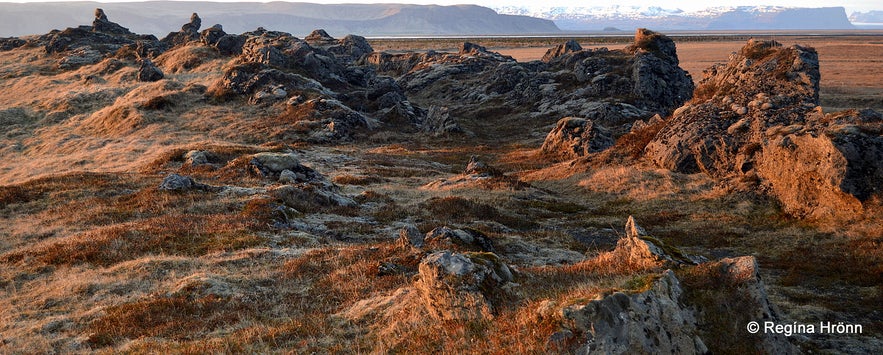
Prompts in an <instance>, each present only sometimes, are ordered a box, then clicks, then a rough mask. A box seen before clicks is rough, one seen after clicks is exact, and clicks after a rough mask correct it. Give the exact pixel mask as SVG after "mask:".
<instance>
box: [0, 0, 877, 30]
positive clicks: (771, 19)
mask: <svg viewBox="0 0 883 355" xmlns="http://www.w3.org/2000/svg"><path fill="white" fill-rule="evenodd" d="M98 7H100V8H103V9H104V10H105V11H106V13H107V15H108V16H109V17H110V19H111V21H114V22H117V23H119V24H121V25H123V26H126V27H128V28H129V29H130V30H132V31H133V32H136V33H144V34H154V35H156V36H158V37H163V36H165V35H166V34H168V33H169V32H172V31H177V30H178V29H180V28H181V25H182V24H184V23H186V22H188V21H189V19H190V14H191V13H193V12H196V13H199V15H200V17H201V18H202V20H203V28H207V27H209V26H211V25H213V24H216V23H217V24H221V25H223V26H224V30H225V31H227V32H229V33H243V32H247V31H251V30H254V29H256V28H258V27H265V28H268V29H274V30H280V31H286V32H290V33H292V34H294V35H295V36H306V35H307V34H308V33H310V32H311V31H312V30H314V29H317V28H322V29H325V30H326V31H327V32H328V33H329V34H331V35H332V36H336V37H342V36H344V35H346V34H350V33H353V34H359V35H363V36H409V35H411V36H445V35H524V34H554V33H558V32H560V31H561V30H562V29H563V30H567V31H601V30H605V29H606V30H616V29H620V30H624V31H629V32H630V31H632V30H634V29H635V28H638V27H646V28H651V29H654V30H661V31H671V30H699V31H701V30H808V29H820V30H823V29H853V28H856V26H854V25H853V23H851V22H850V21H852V22H854V23H856V24H859V25H860V26H863V27H868V26H873V24H874V23H883V11H871V12H866V13H854V14H852V16H851V17H847V15H846V10H845V9H844V8H842V7H824V8H786V7H775V6H751V7H749V6H741V7H712V8H708V9H705V10H702V11H691V12H688V11H682V10H680V9H665V8H662V7H639V6H620V5H612V6H595V7H552V6H545V7H543V6H539V7H513V6H508V7H498V8H495V9H490V8H487V7H481V6H476V5H455V6H436V5H402V4H338V5H321V4H312V3H292V2H268V3H256V2H207V1H205V2H201V1H200V2H197V1H193V2H191V1H187V2H183V1H146V2H122V3H98V2H87V1H82V2H56V3H24V4H22V3H0V37H6V36H23V35H29V34H42V33H46V32H49V31H50V30H52V29H64V28H67V27H76V26H78V25H82V24H91V23H92V20H93V10H94V9H95V8H98Z"/></svg>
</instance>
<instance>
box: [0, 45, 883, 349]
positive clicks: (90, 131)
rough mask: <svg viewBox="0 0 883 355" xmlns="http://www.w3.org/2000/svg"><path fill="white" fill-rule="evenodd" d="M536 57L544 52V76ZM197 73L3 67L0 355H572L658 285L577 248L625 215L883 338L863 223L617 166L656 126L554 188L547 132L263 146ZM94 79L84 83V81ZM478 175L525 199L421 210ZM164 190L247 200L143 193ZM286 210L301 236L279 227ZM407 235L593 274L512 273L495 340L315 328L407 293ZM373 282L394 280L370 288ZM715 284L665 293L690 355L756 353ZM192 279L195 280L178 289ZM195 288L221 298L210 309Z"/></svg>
mask: <svg viewBox="0 0 883 355" xmlns="http://www.w3.org/2000/svg"><path fill="white" fill-rule="evenodd" d="M779 41H780V42H783V43H785V44H786V45H787V44H789V43H790V42H789V41H787V40H782V39H779ZM825 41H828V42H825ZM801 42H803V39H801ZM556 43H557V42H556ZM743 43H744V41H736V42H733V41H723V42H685V43H678V50H679V53H680V59H681V63H682V65H683V66H685V67H686V68H687V69H688V70H690V71H691V72H693V73H694V78H698V76H699V75H698V74H696V72H695V71H694V69H691V68H702V67H707V65H708V64H709V63H711V62H720V61H724V60H725V59H726V56H727V55H728V54H729V52H731V51H733V50H735V49H738V47H740V46H741V45H742V44H743ZM806 43H807V44H808V45H812V46H814V47H815V48H817V49H818V50H819V52H820V56H821V58H822V65H821V67H822V71H823V72H822V74H823V79H822V80H823V82H822V90H823V94H822V100H823V103H826V108H827V106H829V105H830V106H839V105H851V104H852V103H862V102H864V103H867V104H869V105H872V106H873V105H877V104H878V102H877V101H879V100H877V101H874V100H872V99H873V98H875V97H874V95H875V93H876V91H874V90H880V89H881V88H880V87H879V85H878V84H877V82H878V81H876V80H873V79H876V77H873V76H872V74H869V73H876V72H879V70H876V71H875V69H879V61H877V60H873V59H869V60H862V61H856V60H855V59H854V58H858V56H859V55H862V58H865V57H866V56H865V55H864V54H861V53H864V52H862V51H869V53H876V51H878V50H879V49H880V48H879V46H878V45H872V44H868V43H859V42H856V41H855V40H854V39H847V40H844V41H841V42H839V44H838V42H837V41H830V40H824V41H823V40H821V39H818V38H814V37H813V38H807V39H806ZM483 44H485V45H492V46H515V45H522V44H521V43H513V42H505V43H503V42H500V43H483ZM405 45H407V46H410V45H412V44H405ZM590 45H591V43H584V46H586V47H588V46H590ZM616 45H618V44H616ZM623 45H624V42H623ZM611 46H614V45H611ZM547 48H548V47H543V48H542V49H537V51H538V53H539V55H540V56H541V55H542V53H544V52H545V50H546V49H547ZM529 50H530V49H527V51H529ZM203 51H204V49H201V48H194V47H182V48H179V49H176V50H174V51H172V52H169V53H167V54H166V55H164V57H162V58H161V59H158V60H157V63H158V64H159V65H160V66H162V67H163V70H164V71H165V72H166V74H167V77H166V80H163V81H161V82H158V83H152V84H139V83H136V82H134V81H133V78H134V75H133V74H134V70H136V68H135V63H134V62H127V61H120V62H113V61H110V60H106V61H104V62H101V63H98V64H96V65H92V66H85V67H83V68H80V69H78V70H76V71H73V72H58V71H57V70H56V69H54V66H55V63H56V61H57V60H58V58H49V57H46V56H44V55H42V54H41V53H39V51H38V50H21V51H10V52H0V62H2V65H0V91H2V92H4V93H16V95H0V106H2V107H8V108H11V109H19V108H20V109H21V111H17V110H14V111H10V112H13V113H16V112H25V113H26V116H27V117H15V119H14V120H11V121H10V122H14V123H13V125H12V126H9V130H7V132H6V133H4V136H3V137H0V140H2V142H0V144H2V146H3V147H4V148H0V156H2V158H3V159H4V163H2V164H0V181H2V186H0V319H4V320H7V322H6V323H5V324H4V327H2V329H0V337H2V338H3V340H4V341H6V343H5V344H6V345H4V347H6V349H4V350H3V351H7V350H8V351H12V352H20V351H24V352H33V353H53V352H88V351H99V352H105V353H117V352H132V353H162V352H171V353H273V352H286V351H290V352H296V353H343V352H347V353H353V352H372V351H375V352H403V353H415V352H419V353H424V352H441V353H445V352H447V353H558V352H567V351H570V350H572V346H574V345H577V344H574V343H573V342H571V343H567V344H555V343H551V342H549V338H550V336H551V335H552V334H554V333H555V332H557V331H558V330H560V328H561V326H562V319H561V315H560V309H561V308H562V307H565V306H568V305H575V304H582V303H585V302H588V301H590V300H592V299H595V298H596V297H598V296H600V295H604V294H605V293H607V292H611V291H614V290H625V291H640V290H642V289H643V288H645V287H646V286H647V285H648V284H649V282H650V281H652V277H653V275H654V274H655V271H656V270H654V269H653V268H652V267H651V265H627V264H622V263H620V262H617V261H616V260H613V256H612V254H611V253H608V252H607V250H609V247H610V245H608V244H603V243H601V244H587V243H585V242H581V241H578V240H577V239H576V236H582V237H586V238H594V237H598V238H601V237H603V236H605V235H607V236H609V235H615V234H616V233H621V228H622V225H623V223H624V221H625V218H626V217H627V216H628V215H634V216H635V217H636V218H637V220H638V222H639V223H640V224H641V225H642V226H644V227H645V228H647V229H648V230H649V231H651V233H652V234H653V235H654V236H655V237H657V238H659V239H662V240H664V241H665V242H666V243H667V244H670V245H676V246H679V247H683V250H684V251H685V252H688V253H696V254H703V255H706V256H712V257H714V256H719V255H743V254H754V255H757V256H758V259H759V260H760V264H761V271H762V272H763V273H764V279H765V280H767V282H770V283H771V285H770V286H771V287H770V289H769V290H770V291H769V292H770V293H771V295H772V296H773V298H774V299H775V300H777V302H781V304H782V306H783V309H784V310H786V316H789V317H791V318H789V319H795V320H798V321H810V320H815V319H812V318H811V317H812V316H813V313H810V314H809V315H806V313H801V311H800V310H801V309H804V308H807V307H814V308H815V309H822V310H823V311H824V312H828V313H824V314H828V315H830V316H831V317H834V318H833V319H836V320H840V319H843V320H855V321H857V322H860V323H862V324H865V325H866V329H868V334H866V336H870V337H879V336H880V334H883V322H880V320H879V317H878V313H875V312H878V308H879V304H880V302H881V295H883V288H880V287H879V285H880V284H883V276H881V275H883V269H881V268H880V266H879V265H883V254H881V253H880V252H878V250H880V247H881V243H883V239H881V238H883V236H881V234H880V229H879V226H880V225H881V221H880V217H879V216H880V215H881V214H880V211H881V209H880V207H879V201H878V202H874V201H871V202H870V203H869V204H868V206H869V208H868V209H867V211H866V216H863V217H862V218H858V219H857V222H855V223H854V224H853V225H849V226H846V225H840V224H837V223H833V222H832V223H831V224H827V225H817V224H809V223H805V222H801V221H795V220H793V219H790V218H788V217H787V216H786V215H785V214H783V213H782V211H781V210H780V209H779V207H778V206H777V205H776V204H775V203H774V202H772V201H770V200H769V199H765V198H762V197H758V196H756V195H753V194H733V193H730V192H728V191H727V190H726V189H721V188H718V187H716V186H714V184H713V183H712V182H711V181H710V180H708V179H706V178H705V177H702V176H699V175H682V174H673V173H670V172H667V171H661V170H657V169H653V168H649V167H647V166H643V165H640V164H638V165H635V164H632V161H633V159H635V158H637V157H639V156H640V154H641V152H642V151H643V147H644V146H645V145H646V142H647V141H649V139H651V138H652V136H653V135H655V133H656V132H657V131H658V128H659V127H650V128H648V129H645V130H642V131H640V132H637V133H635V134H627V135H625V136H623V137H622V138H620V139H619V141H618V142H617V144H616V146H615V147H614V148H613V149H611V150H609V151H608V152H609V153H607V155H606V156H600V157H596V158H595V159H594V160H591V161H582V162H577V163H575V164H574V165H571V164H570V163H563V164H558V165H554V166H550V165H549V164H548V163H547V162H545V161H543V160H541V159H537V157H536V156H535V155H534V153H535V149H536V147H538V146H539V144H541V142H540V140H539V139H540V138H537V137H536V136H534V137H530V136H529V132H533V131H536V129H538V128H539V127H543V126H544V125H547V124H548V122H546V123H544V122H541V121H542V120H539V119H538V120H535V121H530V122H522V123H523V124H519V125H513V124H511V121H506V119H507V118H505V117H501V116H505V115H506V114H507V112H508V111H507V109H506V108H500V107H498V106H497V107H488V108H486V109H485V110H484V111H481V112H473V113H470V114H469V115H467V116H469V117H482V118H483V119H482V120H478V121H476V122H471V121H470V120H467V121H469V122H466V123H465V126H466V128H467V129H469V130H473V131H475V132H476V133H477V134H476V135H475V136H469V135H453V136H450V137H440V138H433V139H431V140H429V139H426V137H424V136H417V135H413V134H410V133H405V134H403V135H401V136H396V137H394V138H393V139H380V138H377V139H376V142H370V141H369V142H364V141H361V140H356V141H355V142H350V143H347V144H341V145H335V144H328V145H324V146H315V145H306V144H300V145H298V144H296V143H294V142H292V141H290V140H288V139H287V138H285V137H287V136H285V134H286V132H289V131H291V130H296V128H294V127H289V126H279V124H288V123H291V122H290V121H291V120H287V119H289V118H292V117H287V116H286V115H285V110H284V109H283V108H280V107H274V106H269V107H259V106H246V105H243V104H244V100H240V99H232V100H229V101H224V102H214V101H211V100H205V96H204V95H203V93H202V91H203V90H204V88H205V87H206V86H208V85H210V84H211V83H213V82H215V81H217V79H218V78H220V77H221V76H222V75H223V66H224V64H225V62H226V60H227V59H223V58H216V57H214V56H212V55H208V56H204V54H205V53H203ZM525 53H527V52H525ZM522 54H524V53H522ZM867 57H868V58H870V57H873V56H867ZM90 75H91V76H94V77H95V78H97V79H94V78H93V79H89V80H88V81H87V80H86V77H88V76H90ZM98 79H100V80H98ZM826 95H828V96H827V98H826ZM825 100H829V101H825ZM850 100H852V101H850ZM493 104H494V105H497V103H493ZM491 106H493V105H491ZM296 113H297V112H288V114H289V115H288V116H291V115H294V114H296ZM467 113H468V112H467ZM464 117H466V116H464ZM484 118H487V119H484ZM3 119H4V120H6V116H4V118H3ZM500 122H505V124H502V125H501V124H500ZM295 133H296V132H295ZM283 136H285V137H283ZM273 137H277V138H278V139H276V138H273ZM388 142H397V144H391V145H390V144H388ZM13 147H20V149H19V148H13ZM190 150H202V151H205V152H207V156H208V159H209V163H210V164H209V165H202V166H191V165H190V164H187V162H186V160H185V158H184V155H185V154H186V153H187V152H188V151H190ZM288 150H293V151H296V152H297V154H298V158H299V159H301V160H302V161H303V162H304V163H305V164H306V165H308V166H311V167H313V168H315V169H317V170H318V171H320V172H321V173H322V174H323V175H325V176H328V177H332V181H333V182H335V183H337V184H339V185H340V186H339V189H340V190H339V192H340V193H341V194H343V195H346V196H349V197H354V199H355V200H356V201H357V202H359V203H360V204H361V206H360V207H358V208H351V207H350V208H342V209H336V208H330V207H328V206H325V205H322V204H314V203H305V202H304V201H300V200H297V201H295V200H296V199H295V198H293V197H292V198H291V199H292V200H290V201H286V200H285V199H284V198H282V197H281V196H276V197H273V196H271V195H269V194H267V193H266V192H267V191H272V190H273V189H275V188H278V186H279V184H278V183H277V182H275V181H270V180H268V179H265V178H263V177H261V176H257V175H255V174H254V173H252V169H251V168H250V166H249V158H248V156H249V155H251V154H254V153H257V152H262V151H288ZM473 154H478V155H480V156H481V157H482V158H484V159H485V161H487V162H488V163H489V164H490V165H492V166H496V167H498V168H502V169H504V170H505V171H507V172H509V175H510V176H518V177H520V178H522V179H524V180H529V181H530V183H531V185H530V186H526V187H524V189H499V188H496V187H498V186H491V187H492V188H491V189H484V188H483V187H482V186H463V187H461V188H458V189H456V190H449V191H435V190H431V189H429V190H426V189H420V188H419V187H421V186H425V185H427V184H428V183H430V182H432V181H435V180H438V179H439V178H442V177H450V176H451V175H452V174H460V173H461V172H462V171H463V169H464V167H465V165H466V163H467V162H468V160H469V157H470V156H471V155H473ZM171 172H176V173H180V174H184V175H188V176H192V177H193V178H194V179H196V180H197V181H199V182H203V183H208V184H212V185H216V186H221V185H229V186H236V187H238V188H241V191H240V192H236V193H230V194H219V193H214V192H201V191H194V192H182V193H176V192H165V191H158V190H157V189H156V186H157V185H158V184H159V182H160V181H161V179H162V177H163V176H165V175H166V174H168V173H171ZM283 205H288V206H296V207H298V210H299V212H300V213H299V214H295V215H286V214H285V213H286V211H287V210H285V211H283V210H284V208H282V206H283ZM875 206H876V207H875ZM289 212H290V211H289ZM289 218H291V220H288V219H289ZM283 221H285V222H295V223H291V224H290V225H289V224H286V223H278V222H283ZM403 224H409V225H415V226H417V227H418V228H419V229H420V231H421V232H427V231H429V230H430V229H432V228H435V227H438V226H441V225H451V226H452V227H458V228H466V227H472V228H476V229H479V230H481V231H482V232H484V233H485V234H487V235H488V236H490V238H492V239H494V241H495V242H500V243H499V244H498V245H500V246H501V248H500V249H501V250H503V249H504V248H503V247H502V246H506V245H507V243H513V244H514V243H515V241H518V242H523V243H524V245H526V247H525V248H524V249H525V250H527V249H530V248H534V249H537V250H540V249H543V250H548V249H558V250H566V251H570V252H576V254H577V256H579V254H580V253H588V254H589V255H592V256H593V257H591V258H588V259H587V260H585V261H583V262H579V263H576V264H573V265H564V266H544V267H536V266H525V265H519V268H518V270H519V272H518V273H517V274H516V277H517V280H516V281H517V282H518V283H519V284H520V286H517V287H516V288H515V291H516V292H515V293H514V295H508V296H511V297H499V299H498V300H497V301H498V302H499V307H498V309H497V312H496V313H495V315H494V318H493V320H480V321H472V322H439V321H436V320H433V319H432V318H431V317H428V316H427V315H426V314H423V313H421V310H420V308H419V307H412V309H411V310H410V313H405V314H401V318H400V319H396V320H395V322H393V321H389V322H387V320H385V319H380V318H378V319H368V320H364V321H361V322H354V321H352V322H351V321H344V320H341V319H340V318H339V317H335V316H332V315H334V314H338V313H340V312H341V311H344V310H346V309H348V308H349V307H351V306H352V305H353V304H355V303H357V302H359V301H361V300H366V299H371V298H373V297H378V296H388V295H390V294H393V293H394V292H395V291H396V290H398V289H400V288H403V287H408V286H409V285H410V284H411V282H412V281H413V280H412V276H413V275H414V274H415V273H416V270H417V265H418V263H419V261H420V258H421V257H422V254H421V253H413V252H411V251H410V250H405V249H402V248H399V247H397V246H395V245H394V243H393V242H391V241H390V240H391V239H394V238H395V237H396V236H397V235H398V234H397V231H398V229H399V228H400V227H401V226H402V225H403ZM596 234H601V235H600V237H599V236H597V235H596ZM598 240H600V239H598ZM378 241H381V242H378ZM302 246H310V247H312V248H314V249H300V248H298V247H302ZM536 252H537V253H538V254H537V255H540V254H539V253H540V251H536ZM501 253H503V255H502V257H503V258H504V260H505V258H506V257H507V256H506V255H505V253H504V252H501ZM526 253H527V252H526ZM531 255H533V254H531ZM577 260H582V259H577ZM382 263H392V264H395V265H398V266H400V267H401V270H403V271H402V272H398V273H392V274H383V275H381V273H380V272H379V270H380V265H381V264H382ZM548 264H549V265H557V264H559V263H556V262H554V261H550V262H549V263H548ZM715 271H716V270H709V269H702V268H695V269H685V270H682V271H680V272H679V275H678V276H679V277H680V278H682V280H683V283H684V285H685V288H686V289H687V290H688V292H692V293H688V295H687V296H688V299H689V300H691V301H690V302H691V303H695V304H701V305H703V306H704V307H708V308H707V309H712V310H714V311H713V312H712V313H713V316H715V317H718V318H711V317H707V318H704V320H703V321H704V322H706V323H704V324H705V325H707V326H706V327H704V328H703V331H704V332H705V333H703V336H704V337H707V338H709V339H714V340H710V341H709V340H706V344H708V345H710V346H717V345H714V344H722V345H720V346H718V347H717V348H714V349H713V350H716V351H718V352H726V351H727V349H737V350H745V351H748V352H753V348H751V347H750V346H748V345H746V343H744V342H739V339H738V338H737V337H732V336H731V334H727V332H736V331H738V330H736V329H734V328H732V326H733V325H732V324H733V321H732V320H733V319H735V318H733V317H734V314H735V316H736V317H738V316H741V315H740V314H739V312H738V309H741V308H742V307H743V306H744V305H739V304H735V303H729V304H728V303H726V302H721V300H727V299H729V298H730V297H733V296H736V295H737V293H738V292H739V285H738V284H732V283H720V282H716V280H717V279H716V277H717V276H719V275H716V274H715ZM194 280H197V281H198V280H208V281H205V283H204V284H205V285H203V284H200V283H198V282H197V283H196V284H195V285H196V286H193V287H190V286H192V285H191V282H194ZM212 282H217V283H218V284H219V285H222V286H223V285H226V286H224V287H221V290H220V291H218V290H215V289H211V287H213V286H211V283H212ZM188 285H190V286H188ZM203 286H205V287H203ZM219 287H220V286H219ZM225 287H226V288H225ZM216 291H217V292H216ZM213 292H214V293H213ZM815 314H817V313H815ZM379 328H382V329H379ZM739 330H740V329H739ZM859 339H860V338H859ZM809 342H810V343H812V344H811V345H812V347H818V348H821V349H830V348H831V346H830V345H829V344H825V343H824V342H823V341H822V340H818V339H810V340H809ZM725 347H726V349H725Z"/></svg>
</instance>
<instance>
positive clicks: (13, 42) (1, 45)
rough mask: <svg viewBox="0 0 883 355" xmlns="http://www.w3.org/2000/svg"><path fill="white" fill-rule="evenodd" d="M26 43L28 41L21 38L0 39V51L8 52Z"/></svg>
mask: <svg viewBox="0 0 883 355" xmlns="http://www.w3.org/2000/svg"><path fill="white" fill-rule="evenodd" d="M27 43H28V41H25V40H23V39H21V38H14V37H13V38H0V51H10V50H13V49H16V48H18V47H21V46H24V45H25V44H27Z"/></svg>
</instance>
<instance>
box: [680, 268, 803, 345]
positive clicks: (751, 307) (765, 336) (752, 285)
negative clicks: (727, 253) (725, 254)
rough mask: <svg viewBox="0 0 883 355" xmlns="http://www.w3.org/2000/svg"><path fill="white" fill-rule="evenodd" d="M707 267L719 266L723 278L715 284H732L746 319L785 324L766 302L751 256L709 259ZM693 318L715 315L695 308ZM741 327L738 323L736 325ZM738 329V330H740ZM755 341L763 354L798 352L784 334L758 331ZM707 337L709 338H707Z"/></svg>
mask: <svg viewBox="0 0 883 355" xmlns="http://www.w3.org/2000/svg"><path fill="white" fill-rule="evenodd" d="M709 266H711V267H710V269H719V270H720V276H721V277H722V278H723V279H722V280H719V281H718V282H719V283H722V284H727V285H732V286H731V287H736V288H737V289H736V290H734V292H733V294H735V295H737V297H741V298H744V299H741V300H734V301H736V302H740V303H741V304H746V305H748V307H746V308H742V309H739V312H740V313H741V314H740V316H745V318H747V319H748V320H750V321H756V322H758V323H760V324H761V326H763V324H764V322H766V321H772V322H774V323H777V324H781V323H785V321H784V319H783V315H782V313H781V311H780V310H779V309H778V307H776V305H775V304H773V303H772V302H770V300H769V297H768V296H767V292H766V285H765V284H764V282H763V279H762V278H761V275H760V268H759V267H758V266H757V259H756V258H755V257H753V256H741V257H735V258H726V259H721V260H719V261H715V262H710V263H709ZM697 309H698V311H699V313H698V314H697V318H698V319H699V320H700V321H702V320H703V318H704V317H711V318H714V317H718V315H715V314H711V313H709V312H714V311H709V310H706V309H703V308H702V307H701V305H700V307H698V308H697ZM739 328H741V326H740V327H739ZM740 330H741V329H740ZM758 334H760V336H758V342H757V343H756V344H755V346H756V348H757V351H758V352H762V353H765V354H798V353H800V351H799V349H798V348H797V347H795V346H794V345H793V344H791V343H790V342H789V341H788V338H787V337H786V336H785V335H784V334H779V333H767V332H764V331H761V332H760V333H758ZM709 340H710V339H709Z"/></svg>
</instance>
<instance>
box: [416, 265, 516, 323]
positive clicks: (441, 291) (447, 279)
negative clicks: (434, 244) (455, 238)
mask: <svg viewBox="0 0 883 355" xmlns="http://www.w3.org/2000/svg"><path fill="white" fill-rule="evenodd" d="M419 270H420V274H419V279H418V280H417V281H416V282H414V288H415V289H416V290H417V292H418V293H419V295H420V297H421V299H422V300H423V304H424V306H425V307H426V310H427V311H428V312H429V314H431V315H432V316H433V317H435V318H437V319H441V320H481V319H489V318H493V316H494V311H495V306H494V302H493V299H494V298H496V297H499V295H495V294H494V293H503V292H505V290H503V287H504V286H505V285H506V284H508V283H510V282H512V281H514V276H513V274H512V271H511V270H510V269H509V266H508V265H506V264H505V263H503V262H502V260H500V258H499V257H498V256H496V255H495V254H493V253H466V254H460V253H453V252H450V251H440V252H435V253H432V254H429V255H428V256H426V257H425V258H423V260H422V261H421V262H420V266H419Z"/></svg>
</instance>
